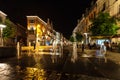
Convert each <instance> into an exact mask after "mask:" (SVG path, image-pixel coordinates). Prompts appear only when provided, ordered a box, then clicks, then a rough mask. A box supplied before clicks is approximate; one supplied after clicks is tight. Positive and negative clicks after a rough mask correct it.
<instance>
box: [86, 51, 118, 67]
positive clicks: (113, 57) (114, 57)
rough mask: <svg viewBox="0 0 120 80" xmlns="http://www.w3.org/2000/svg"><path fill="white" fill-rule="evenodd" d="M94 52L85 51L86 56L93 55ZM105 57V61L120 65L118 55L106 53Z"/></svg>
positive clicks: (116, 53) (110, 52)
mask: <svg viewBox="0 0 120 80" xmlns="http://www.w3.org/2000/svg"><path fill="white" fill-rule="evenodd" d="M95 51H96V50H90V49H85V53H86V54H88V55H89V54H92V55H94V54H95ZM105 57H106V59H109V60H111V61H113V62H114V63H116V64H118V65H120V53H118V52H112V51H107V54H106V56H105Z"/></svg>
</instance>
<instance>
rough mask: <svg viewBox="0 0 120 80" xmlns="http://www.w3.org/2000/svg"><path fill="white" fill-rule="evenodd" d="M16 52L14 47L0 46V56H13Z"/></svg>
mask: <svg viewBox="0 0 120 80" xmlns="http://www.w3.org/2000/svg"><path fill="white" fill-rule="evenodd" d="M16 54H17V49H16V47H0V58H8V57H14V56H16Z"/></svg>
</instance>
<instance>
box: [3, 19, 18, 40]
mask: <svg viewBox="0 0 120 80" xmlns="http://www.w3.org/2000/svg"><path fill="white" fill-rule="evenodd" d="M5 25H6V26H7V27H6V28H4V29H3V38H14V37H15V34H16V29H15V25H14V23H12V22H11V21H10V20H9V19H6V20H5Z"/></svg>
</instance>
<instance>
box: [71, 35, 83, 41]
mask: <svg viewBox="0 0 120 80" xmlns="http://www.w3.org/2000/svg"><path fill="white" fill-rule="evenodd" d="M75 34H76V36H75V38H76V40H77V42H79V41H82V39H83V36H82V35H81V34H80V33H75ZM70 41H71V42H75V39H74V37H73V35H72V36H71V37H70Z"/></svg>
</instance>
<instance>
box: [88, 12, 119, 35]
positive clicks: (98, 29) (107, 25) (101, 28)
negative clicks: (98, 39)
mask: <svg viewBox="0 0 120 80" xmlns="http://www.w3.org/2000/svg"><path fill="white" fill-rule="evenodd" d="M118 29H119V27H118V26H117V24H116V19H115V18H113V17H111V16H110V15H109V13H100V14H99V15H98V16H97V17H96V18H95V19H94V20H93V23H92V26H91V28H90V31H91V33H92V35H96V36H112V35H115V34H116V33H117V30H118Z"/></svg>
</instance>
